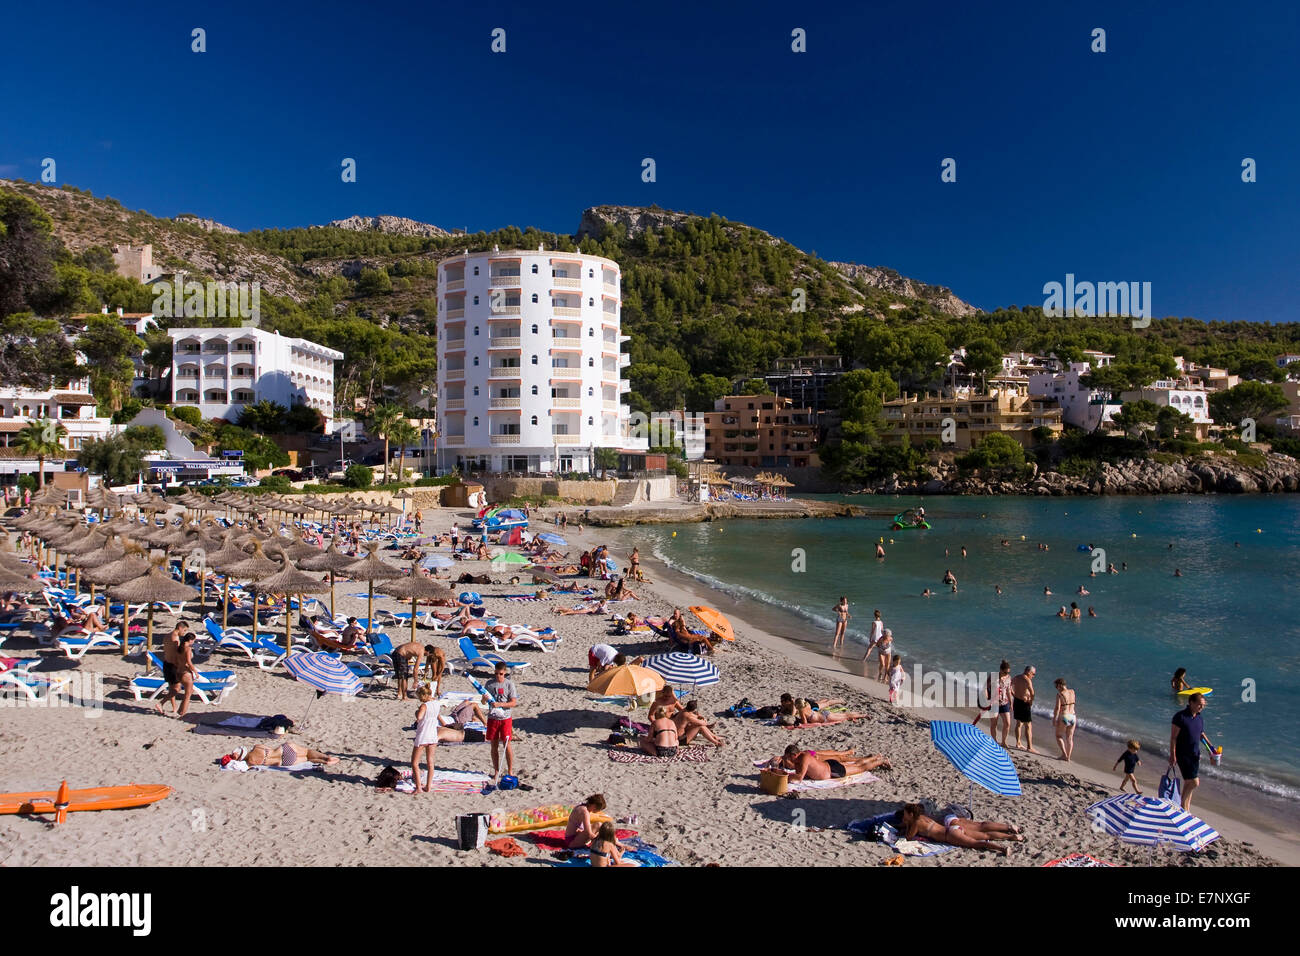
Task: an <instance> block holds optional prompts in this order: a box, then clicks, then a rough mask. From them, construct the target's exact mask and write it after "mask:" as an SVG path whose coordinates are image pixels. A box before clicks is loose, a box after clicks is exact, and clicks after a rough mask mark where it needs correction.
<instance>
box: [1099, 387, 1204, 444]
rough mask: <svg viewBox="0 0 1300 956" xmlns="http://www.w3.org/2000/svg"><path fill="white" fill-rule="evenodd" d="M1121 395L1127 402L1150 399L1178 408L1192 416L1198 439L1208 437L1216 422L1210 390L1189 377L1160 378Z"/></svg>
mask: <svg viewBox="0 0 1300 956" xmlns="http://www.w3.org/2000/svg"><path fill="white" fill-rule="evenodd" d="M1119 397H1120V398H1121V399H1122V400H1123V401H1125V402H1139V401H1148V402H1154V403H1155V404H1157V405H1165V406H1169V407H1171V408H1176V409H1178V410H1179V411H1180V412H1182V413H1183V414H1184V415H1187V416H1188V417H1189V418H1191V420H1192V422H1193V424H1194V425H1195V426H1196V428H1195V432H1196V437H1197V438H1198V439H1202V440H1204V439H1205V438H1207V437H1208V436H1209V433H1210V426H1211V425H1213V424H1214V419H1213V418H1211V417H1210V401H1209V392H1208V390H1207V389H1206V388H1205V386H1204V385H1201V384H1199V383H1197V382H1193V381H1190V380H1188V379H1178V380H1176V381H1175V380H1174V379H1160V380H1158V381H1156V382H1153V383H1151V384H1150V385H1148V386H1146V387H1144V388H1138V389H1134V390H1133V391H1131V392H1121V393H1120V396H1119Z"/></svg>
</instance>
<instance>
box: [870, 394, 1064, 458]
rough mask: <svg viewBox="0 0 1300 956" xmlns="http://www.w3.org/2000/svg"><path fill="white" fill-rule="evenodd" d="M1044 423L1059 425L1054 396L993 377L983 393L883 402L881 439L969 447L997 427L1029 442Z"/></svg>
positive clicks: (1057, 427) (1027, 444) (1054, 429)
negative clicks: (1049, 396)
mask: <svg viewBox="0 0 1300 956" xmlns="http://www.w3.org/2000/svg"><path fill="white" fill-rule="evenodd" d="M1040 427H1043V428H1048V429H1050V430H1051V431H1052V433H1053V436H1055V435H1059V434H1060V433H1061V431H1062V430H1063V427H1064V426H1063V425H1062V424H1061V408H1060V406H1058V405H1057V404H1056V400H1055V399H1051V398H1044V397H1041V396H1033V397H1031V396H1030V395H1029V394H1028V393H1027V389H1026V388H1025V386H1024V385H1023V384H1020V383H1015V384H1011V383H996V382H995V383H994V386H993V387H992V388H990V389H989V393H988V394H987V395H961V394H959V395H957V396H955V397H947V398H945V397H941V396H935V395H926V396H925V397H921V396H918V395H910V394H907V393H904V394H903V396H902V397H901V398H896V399H894V400H892V401H888V402H885V431H884V434H883V437H884V439H885V440H886V441H890V440H893V441H902V436H903V435H907V436H908V438H909V439H910V441H911V443H912V444H913V445H920V444H921V443H923V442H924V441H925V440H926V439H927V438H933V439H934V440H935V441H937V442H939V443H940V445H941V446H945V447H947V448H949V449H954V450H957V451H969V450H970V449H971V448H974V447H975V446H976V445H978V444H979V443H980V442H981V441H983V439H984V437H985V436H986V435H991V434H993V433H994V432H1001V433H1002V434H1004V435H1010V436H1011V437H1012V438H1014V439H1015V440H1016V441H1018V442H1020V444H1021V445H1023V446H1024V447H1026V448H1028V447H1030V446H1031V445H1033V444H1034V437H1033V431H1034V429H1035V428H1040Z"/></svg>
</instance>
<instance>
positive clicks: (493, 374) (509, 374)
mask: <svg viewBox="0 0 1300 956" xmlns="http://www.w3.org/2000/svg"><path fill="white" fill-rule="evenodd" d="M522 371H523V369H522V367H521V366H518V365H494V366H493V367H492V368H490V369H488V378H490V379H492V378H518V377H519V375H520V373H521V372H522Z"/></svg>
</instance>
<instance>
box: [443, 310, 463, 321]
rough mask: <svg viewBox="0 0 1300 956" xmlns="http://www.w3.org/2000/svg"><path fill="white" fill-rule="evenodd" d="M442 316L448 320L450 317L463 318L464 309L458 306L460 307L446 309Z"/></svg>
mask: <svg viewBox="0 0 1300 956" xmlns="http://www.w3.org/2000/svg"><path fill="white" fill-rule="evenodd" d="M444 318H446V319H448V320H450V319H463V318H465V310H464V308H460V309H448V310H447V312H446V314H445V316H444Z"/></svg>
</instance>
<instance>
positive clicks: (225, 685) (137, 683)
mask: <svg viewBox="0 0 1300 956" xmlns="http://www.w3.org/2000/svg"><path fill="white" fill-rule="evenodd" d="M149 663H150V664H152V665H153V666H154V667H156V668H157V669H158V671H159V673H160V674H161V672H162V667H163V663H162V661H161V660H160V659H159V657H158V655H157V654H152V653H151V654H150V655H149ZM128 686H129V687H130V688H131V693H132V694H134V695H135V699H136V700H137V701H145V700H153V699H154V698H156V697H158V695H160V694H161V693H162V692H163V691H164V690H166V689H167V681H165V680H164V679H163V678H162V677H161V676H159V677H150V676H149V675H148V673H147V672H146V673H145V674H144V675H142V676H139V677H133V678H131V683H130V684H129V685H128ZM236 686H238V684H237V682H236V680H235V672H234V671H199V673H198V679H197V680H195V681H194V696H195V697H197V698H198V699H199V700H201V701H203V703H205V704H214V703H216V704H219V703H221V701H223V700H225V699H226V695H227V694H229V693H230V692H231V691H232V690H234V689H235V687H236Z"/></svg>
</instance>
